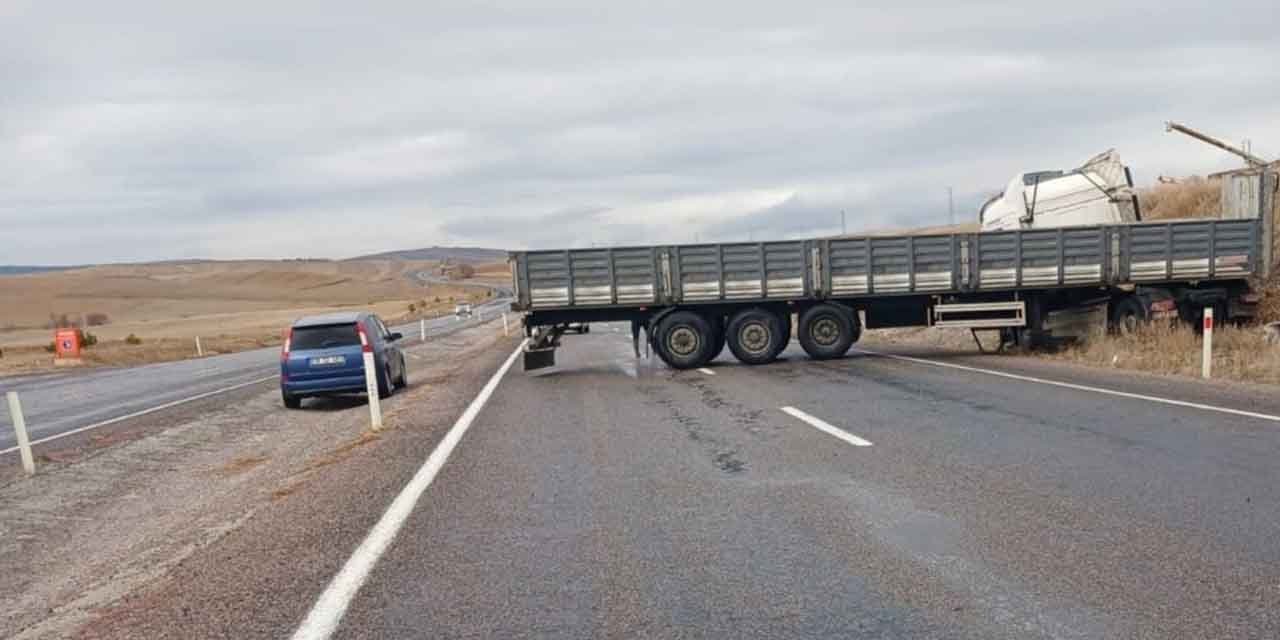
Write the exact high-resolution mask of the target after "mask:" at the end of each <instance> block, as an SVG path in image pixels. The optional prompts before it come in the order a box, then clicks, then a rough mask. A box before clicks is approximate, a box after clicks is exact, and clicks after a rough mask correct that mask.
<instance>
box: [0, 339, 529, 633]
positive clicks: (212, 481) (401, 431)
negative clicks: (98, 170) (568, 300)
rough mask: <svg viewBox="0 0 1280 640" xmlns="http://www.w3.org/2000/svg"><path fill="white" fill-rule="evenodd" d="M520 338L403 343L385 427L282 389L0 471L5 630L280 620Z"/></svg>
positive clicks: (185, 629) (150, 628)
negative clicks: (42, 467) (24, 473)
mask: <svg viewBox="0 0 1280 640" xmlns="http://www.w3.org/2000/svg"><path fill="white" fill-rule="evenodd" d="M513 340H514V338H503V337H502V333H501V330H500V329H497V328H495V326H494V325H492V324H491V325H487V326H484V327H479V328H473V329H467V330H464V331H460V332H457V333H455V334H452V335H449V336H446V337H442V338H439V339H436V340H432V341H428V343H427V344H425V345H420V346H415V347H412V348H410V349H408V350H407V353H408V355H409V358H410V364H409V369H410V376H411V379H410V381H411V387H410V388H409V389H408V390H407V391H406V392H403V393H402V394H400V395H398V396H396V397H394V398H392V399H391V400H390V401H389V402H384V405H383V408H384V411H385V413H386V422H387V425H388V429H387V430H385V431H383V432H381V433H379V434H370V433H368V432H367V431H366V430H365V428H366V426H367V423H368V413H367V410H366V409H365V406H364V404H363V402H362V401H359V400H332V401H320V402H315V403H314V404H313V405H312V408H311V409H310V410H304V411H301V412H290V411H285V410H284V409H282V408H281V407H280V404H279V397H278V395H279V394H278V391H276V390H275V388H274V387H271V388H270V389H269V390H265V391H263V390H260V391H259V392H258V393H256V394H248V395H247V396H241V397H238V398H237V399H236V400H237V401H236V402H235V404H232V405H226V406H223V407H220V408H217V409H213V410H210V411H209V412H208V413H205V414H203V415H198V416H192V417H190V418H187V419H184V420H182V421H180V422H175V423H173V424H172V425H170V426H168V427H167V428H165V429H163V430H162V431H159V432H158V433H153V434H151V435H148V436H145V437H142V438H139V439H137V440H133V441H129V442H125V443H121V444H119V445H118V446H115V447H110V448H108V449H106V450H103V451H101V452H99V453H97V454H96V455H94V456H93V457H91V458H88V459H84V460H80V461H78V462H76V463H74V464H68V465H64V466H63V467H61V468H58V469H56V470H55V471H54V472H46V473H42V474H40V475H38V476H36V477H35V478H32V479H30V480H28V481H23V482H17V483H13V484H10V485H7V486H4V487H0V537H2V538H3V539H4V540H5V541H6V542H5V543H4V545H3V546H2V547H0V573H3V574H4V575H6V576H16V577H17V578H16V579H14V580H6V581H5V584H4V585H3V587H0V604H2V605H3V606H2V607H0V609H2V610H3V611H4V612H5V613H4V617H3V618H0V636H5V637H14V638H46V637H47V638H55V637H56V638H63V637H72V636H76V635H79V636H80V637H93V638H101V637H193V636H195V637H206V636H227V635H228V634H230V636H229V637H241V638H243V637H257V636H262V637H266V636H271V637H276V636H278V635H279V631H280V629H281V628H287V626H288V625H290V624H293V623H295V622H296V620H297V619H299V618H300V617H301V616H302V615H303V614H304V613H305V611H306V608H307V607H308V606H309V605H310V603H311V601H312V600H313V599H314V595H315V594H316V593H318V592H319V591H320V589H322V588H323V585H324V582H325V581H327V580H328V578H329V577H331V575H332V572H333V571H334V570H336V567H337V566H338V565H339V563H340V562H341V560H342V559H343V558H345V556H346V555H347V554H348V553H349V551H350V549H351V548H353V547H354V545H355V544H357V543H358V542H359V539H360V536H361V535H363V533H364V532H365V531H366V530H367V527H368V526H369V524H371V523H372V522H373V521H376V519H377V517H378V515H379V513H380V512H381V510H382V509H383V508H385V500H386V499H389V498H388V497H387V496H391V495H394V489H395V488H397V487H398V486H399V485H401V484H403V478H404V477H405V476H406V474H409V475H411V474H412V472H413V470H414V469H416V467H417V466H418V465H420V464H421V461H422V459H423V458H424V457H425V456H426V452H429V451H430V448H431V447H432V446H433V445H434V442H435V441H436V440H437V439H438V438H439V437H440V436H441V435H443V433H444V431H445V430H446V429H447V428H448V425H449V424H450V423H451V421H452V420H453V419H454V418H455V417H456V415H457V414H458V413H459V412H461V411H462V408H463V407H465V405H466V402H467V401H469V399H470V395H471V394H472V393H473V392H474V389H475V388H477V386H478V384H477V382H476V381H477V380H479V381H481V382H482V381H483V377H484V376H486V375H488V374H490V373H491V372H492V369H493V368H494V367H495V366H496V362H492V361H497V360H500V359H501V357H502V356H503V355H505V353H506V352H507V351H509V349H508V348H506V347H505V346H504V345H507V344H508V343H512V341H513ZM285 585H288V586H287V588H286V586H285ZM229 612H232V613H229ZM236 612H238V614H237V613H236ZM281 625H283V627H282V626H281Z"/></svg>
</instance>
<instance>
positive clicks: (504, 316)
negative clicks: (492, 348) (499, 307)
mask: <svg viewBox="0 0 1280 640" xmlns="http://www.w3.org/2000/svg"><path fill="white" fill-rule="evenodd" d="M502 335H504V336H509V335H511V330H510V329H509V328H507V312H506V311H503V312H502Z"/></svg>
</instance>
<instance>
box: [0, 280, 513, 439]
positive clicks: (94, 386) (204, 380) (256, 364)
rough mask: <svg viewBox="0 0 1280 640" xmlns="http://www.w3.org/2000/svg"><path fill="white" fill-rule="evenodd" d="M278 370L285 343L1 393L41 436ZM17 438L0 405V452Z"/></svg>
mask: <svg viewBox="0 0 1280 640" xmlns="http://www.w3.org/2000/svg"><path fill="white" fill-rule="evenodd" d="M420 279H426V278H420ZM499 293H500V294H501V293H502V292H499ZM509 304H510V299H508V298H505V297H498V298H495V299H493V300H491V301H489V302H486V303H484V304H482V305H476V307H475V311H476V313H475V314H473V316H472V317H471V318H470V319H469V320H465V321H463V320H459V319H458V318H456V317H454V316H452V315H450V316H443V317H439V318H433V319H429V320H427V333H428V337H430V336H438V335H442V334H445V333H449V332H451V331H454V330H456V329H458V328H462V327H467V326H471V325H473V324H475V323H477V322H478V321H479V319H480V317H481V316H483V317H486V318H492V317H493V314H495V313H502V312H503V311H505V310H507V309H508V308H509ZM393 331H399V332H401V333H403V334H404V335H405V340H407V341H414V340H418V339H419V337H420V327H419V324H418V323H417V322H414V323H410V324H406V325H402V326H398V327H394V328H393ZM279 370H280V349H279V348H278V347H269V348H265V349H255V350H252V351H242V352H239V353H230V354H224V355H217V356H210V357H205V358H197V359H191V360H180V361H176V362H163V363H157V364H150V365H143V366H138V367H121V368H104V369H84V370H76V371H67V372H58V373H43V374H35V375H29V376H12V377H4V378H0V394H3V393H4V392H6V391H17V392H18V393H19V396H20V397H21V400H22V407H23V413H24V415H25V417H26V422H27V430H28V432H29V436H30V438H31V439H32V440H33V441H35V440H39V439H42V438H48V437H51V436H56V435H58V434H63V433H66V432H68V431H72V430H75V429H80V428H83V427H86V426H90V425H94V424H97V423H100V422H103V421H107V420H114V419H118V418H121V417H124V416H129V415H132V414H135V413H137V412H140V411H147V410H151V409H155V408H157V407H162V406H165V405H168V404H170V403H175V402H182V401H184V400H187V399H190V398H193V397H197V396H201V395H204V394H209V393H216V392H219V391H222V390H226V389H229V388H234V387H238V386H240V385H249V384H252V383H253V382H254V381H263V379H264V378H271V377H274V376H276V375H278V374H279ZM264 384H265V381H264ZM15 444H16V439H15V436H14V433H13V428H12V425H11V422H10V417H9V412H8V409H7V408H3V407H0V452H6V451H8V450H9V449H12V448H13V447H14V445H15ZM10 453H11V454H12V452H10ZM0 455H2V454H0Z"/></svg>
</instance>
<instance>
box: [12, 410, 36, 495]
mask: <svg viewBox="0 0 1280 640" xmlns="http://www.w3.org/2000/svg"><path fill="white" fill-rule="evenodd" d="M5 397H7V398H8V399H9V417H11V418H13V433H14V435H15V436H17V438H18V455H20V456H21V457H22V470H23V471H26V472H27V475H32V474H34V473H35V472H36V461H35V458H33V457H31V441H30V440H29V439H28V438H27V421H26V419H25V418H23V417H22V403H21V402H19V401H18V392H17V391H9V392H7V393H5Z"/></svg>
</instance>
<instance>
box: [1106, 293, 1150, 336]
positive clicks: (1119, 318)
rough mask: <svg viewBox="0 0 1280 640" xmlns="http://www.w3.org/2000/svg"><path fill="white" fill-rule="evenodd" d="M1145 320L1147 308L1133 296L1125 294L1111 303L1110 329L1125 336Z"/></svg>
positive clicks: (1135, 329)
mask: <svg viewBox="0 0 1280 640" xmlns="http://www.w3.org/2000/svg"><path fill="white" fill-rule="evenodd" d="M1146 321H1147V308H1146V307H1145V306H1143V304H1142V302H1140V301H1139V300H1138V299H1137V298H1136V297H1134V296H1126V297H1124V298H1121V299H1120V300H1119V301H1118V302H1114V303H1112V308H1111V330H1112V331H1113V332H1115V333H1117V334H1120V335H1122V336H1127V335H1130V334H1132V333H1133V332H1135V331H1137V330H1138V327H1139V326H1141V325H1142V323H1144V322H1146Z"/></svg>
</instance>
